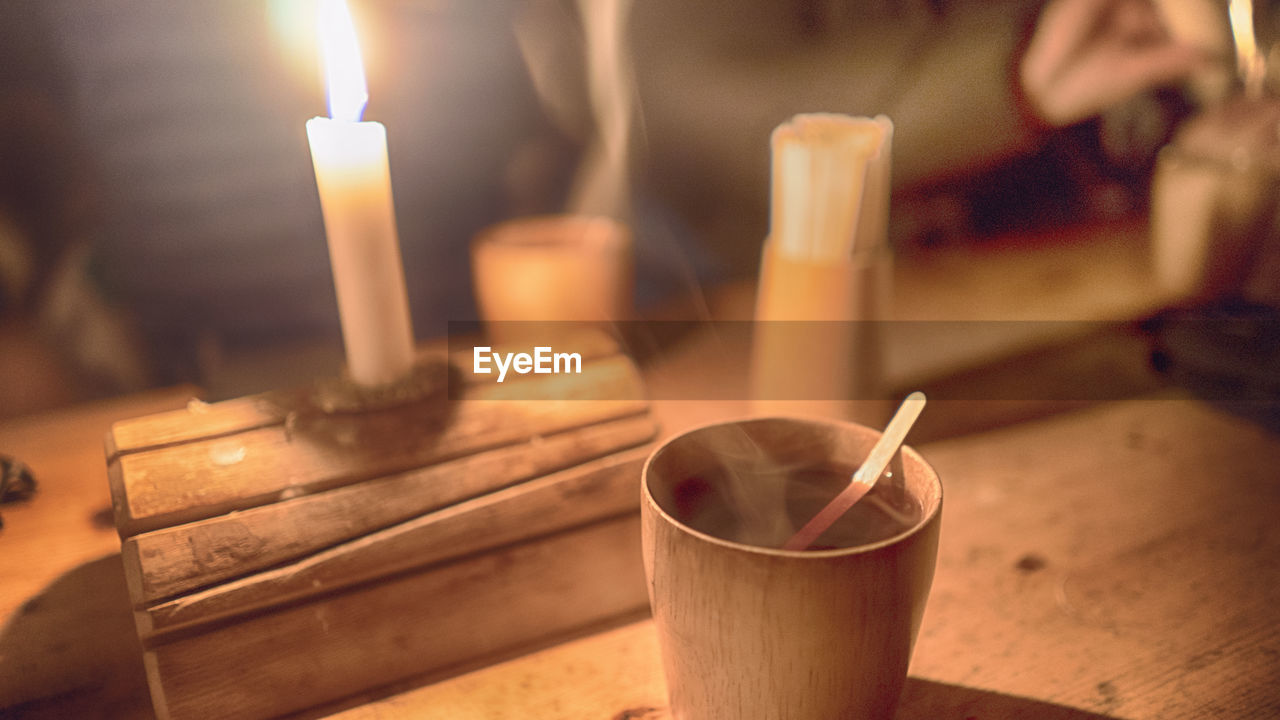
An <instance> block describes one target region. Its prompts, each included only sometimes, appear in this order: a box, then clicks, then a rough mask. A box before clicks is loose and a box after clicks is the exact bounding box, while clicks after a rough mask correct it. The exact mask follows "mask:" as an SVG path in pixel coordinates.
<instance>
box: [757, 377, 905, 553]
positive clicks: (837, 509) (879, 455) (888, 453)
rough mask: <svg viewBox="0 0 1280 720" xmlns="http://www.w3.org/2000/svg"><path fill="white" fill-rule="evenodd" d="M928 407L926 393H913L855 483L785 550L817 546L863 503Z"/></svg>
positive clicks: (799, 533) (901, 407) (819, 512)
mask: <svg viewBox="0 0 1280 720" xmlns="http://www.w3.org/2000/svg"><path fill="white" fill-rule="evenodd" d="M924 403H925V397H924V393H922V392H919V391H916V392H913V393H911V394H910V395H908V396H907V398H906V399H905V400H903V401H902V405H901V406H899V407H898V411H897V412H896V413H894V415H893V419H892V420H890V421H889V425H888V426H887V427H885V429H884V433H883V434H882V435H881V436H880V440H879V441H878V442H876V444H875V447H873V448H871V454H869V455H867V459H866V460H865V461H863V463H862V465H861V466H860V467H859V468H858V470H857V472H855V473H854V474H853V480H852V481H850V482H849V486H848V487H846V488H845V489H844V490H841V491H840V494H839V495H836V496H835V497H834V498H832V499H831V502H829V503H827V506H826V507H824V508H822V510H820V511H818V514H817V515H814V516H813V519H812V520H810V521H809V522H807V523H805V525H804V527H802V528H800V530H799V531H798V532H797V533H796V534H795V535H792V536H791V539H790V540H788V541H787V542H786V543H785V544H783V546H782V549H783V550H804V549H806V548H808V547H809V546H810V545H812V544H813V541H814V540H817V539H818V537H819V536H820V535H822V533H824V532H826V530H827V528H829V527H831V524H832V523H834V522H835V521H836V520H839V519H840V516H841V515H844V514H845V513H846V512H848V510H849V508H851V507H853V505H854V503H856V502H858V501H859V500H861V499H862V496H863V495H866V494H867V493H868V492H870V491H871V488H872V487H874V486H875V484H876V481H877V480H879V479H880V476H881V475H882V474H884V469H885V467H887V466H888V465H889V460H891V459H892V458H893V455H894V453H896V452H898V448H899V447H901V446H902V441H903V440H905V439H906V437H907V433H908V432H909V431H910V430H911V426H912V425H914V424H915V422H916V418H918V417H920V412H921V411H923V410H924Z"/></svg>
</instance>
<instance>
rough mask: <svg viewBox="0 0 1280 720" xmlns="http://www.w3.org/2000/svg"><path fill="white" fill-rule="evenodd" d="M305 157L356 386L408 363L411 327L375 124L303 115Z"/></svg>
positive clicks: (381, 133) (388, 376)
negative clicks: (307, 152) (308, 156)
mask: <svg viewBox="0 0 1280 720" xmlns="http://www.w3.org/2000/svg"><path fill="white" fill-rule="evenodd" d="M307 139H308V141H309V142H310V144H311V161H312V164H313V166H314V167H315V172H316V185H317V187H318V188H319V190H320V207H321V210H322V211H323V214H324V226H325V233H326V235H327V236H328V239H329V259H330V262H331V263H332V264H333V282H334V286H335V288H336V289H337V294H338V315H339V318H340V319H341V321H342V337H343V341H344V343H345V345H346V351H347V369H348V372H349V373H350V376H351V379H352V380H353V381H354V382H356V383H357V384H359V385H382V384H385V383H389V382H393V381H395V380H398V379H400V378H402V377H404V376H406V375H407V374H408V373H409V371H410V369H411V368H412V366H413V330H412V324H411V322H410V320H409V302H408V297H407V295H406V292H405V283H404V267H403V264H402V262H401V259H400V245H399V240H398V236H397V233H396V220H395V211H394V206H393V203H392V198H391V172H390V167H389V166H388V164H387V133H386V129H385V128H383V126H382V124H381V123H376V122H351V121H347V120H333V119H330V118H323V117H317V118H312V119H311V120H309V121H308V122H307Z"/></svg>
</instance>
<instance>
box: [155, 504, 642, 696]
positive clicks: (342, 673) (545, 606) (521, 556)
mask: <svg viewBox="0 0 1280 720" xmlns="http://www.w3.org/2000/svg"><path fill="white" fill-rule="evenodd" d="M639 552H640V550H639V519H638V517H636V516H635V515H634V514H628V515H626V516H624V517H621V518H616V519H612V520H605V521H601V522H597V523H595V524H592V525H589V526H586V527H582V528H580V529H576V530H571V531H567V532H562V533H559V534H556V535H552V536H548V537H546V538H545V539H541V540H537V541H534V542H527V543H522V544H520V545H516V546H511V547H508V548H506V549H503V550H501V551H498V552H491V553H485V554H481V555H476V556H471V557H469V558H464V559H461V560H458V561H456V562H453V563H450V564H447V565H444V566H439V567H436V568H434V569H432V570H431V571H430V572H422V573H416V574H409V575H403V576H398V577H396V578H391V579H388V580H387V581H385V582H380V583H376V584H372V585H365V586H361V587H358V588H355V589H352V590H351V591H349V592H346V593H342V594H339V595H335V596H331V597H328V598H326V599H325V600H324V601H322V602H312V603H303V604H300V605H292V606H286V607H283V608H280V609H278V610H275V611H273V612H269V613H265V614H261V615H257V616H254V617H252V618H249V619H247V620H245V621H243V622H238V623H235V624H231V625H228V626H226V627H224V628H221V629H220V630H218V631H217V632H213V633H204V634H199V635H195V636H191V637H186V638H182V639H179V640H176V641H174V642H171V643H167V644H163V645H160V646H158V647H155V648H153V649H151V650H149V651H148V652H147V654H146V662H147V666H148V670H149V672H150V673H151V674H152V676H153V682H152V685H153V687H156V686H159V683H158V682H157V681H158V680H163V693H164V698H163V700H164V702H163V704H161V705H160V707H162V708H164V712H162V713H161V717H162V718H164V717H182V718H226V717H271V716H275V715H278V714H282V713H286V712H291V711H295V710H299V709H301V708H303V707H309V706H310V705H312V704H314V703H317V702H323V701H326V700H334V699H337V698H340V697H343V696H345V695H348V694H351V693H354V692H357V691H360V690H364V689H367V688H371V687H377V686H379V685H384V684H387V683H390V682H394V681H395V680H398V679H401V678H403V677H406V676H407V675H409V674H416V673H422V672H429V671H431V670H433V669H439V668H443V667H446V666H449V665H453V664H457V663H460V662H465V661H467V660H472V659H476V658H480V657H483V656H485V655H487V654H491V653H494V652H497V651H499V650H503V649H508V648H510V647H512V646H514V645H518V644H520V643H527V642H533V641H535V640H537V639H539V638H543V637H547V636H552V635H555V634H557V633H564V632H568V631H570V630H572V629H573V628H576V627H581V626H583V625H587V624H590V623H591V622H593V621H598V620H601V619H604V618H608V617H613V616H617V615H622V614H625V613H627V612H631V611H634V610H636V609H639V608H642V607H643V606H644V604H645V602H646V600H645V594H644V578H643V573H642V570H641V567H640V563H639V557H640V555H639ZM606 567H607V568H612V569H613V571H612V572H609V573H602V572H600V568H606Z"/></svg>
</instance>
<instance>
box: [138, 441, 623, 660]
mask: <svg viewBox="0 0 1280 720" xmlns="http://www.w3.org/2000/svg"><path fill="white" fill-rule="evenodd" d="M647 455H648V450H647V449H645V448H641V449H639V450H632V451H627V452H622V453H618V454H616V455H610V456H608V457H604V458H599V459H596V460H593V461H590V462H586V463H584V464H582V465H579V466H576V467H573V468H569V469H567V470H562V471H560V472H557V473H553V474H551V475H547V476H545V477H541V478H537V479H534V480H530V481H528V482H523V483H519V484H517V485H513V486H511V487H509V488H506V489H504V490H499V491H496V492H492V493H488V494H485V495H481V496H479V497H476V498H474V499H472V500H469V501H467V502H464V503H460V504H458V505H453V506H451V507H448V508H445V509H443V510H440V511H438V512H433V513H430V514H427V515H423V516H421V517H416V518H414V519H412V520H409V521H407V522H403V523H401V524H398V525H395V526H392V527H389V528H387V529H385V530H381V531H378V532H374V533H371V534H368V535H364V536H361V537H358V538H356V539H354V540H352V541H350V542H346V543H343V544H340V545H337V546H335V547H332V548H329V549H326V550H324V551H322V552H318V553H316V554H314V555H309V556H307V557H305V558H302V559H300V560H298V561H296V562H292V563H289V564H286V565H283V566H280V567H276V568H272V569H270V570H266V571H264V572H260V573H256V574H253V575H249V576H246V577H243V578H240V579H238V580H235V581H231V582H226V583H221V584H218V585H215V586H213V587H210V588H208V589H206V590H203V591H200V592H197V593H192V594H188V595H183V596H181V597H178V598H175V599H172V600H168V601H166V602H162V603H159V604H156V605H152V606H149V607H145V608H140V609H139V610H138V611H137V613H138V620H137V622H138V627H139V632H140V633H141V634H142V635H143V639H144V640H148V641H149V640H152V639H154V638H155V636H156V635H157V634H162V633H166V632H169V631H172V630H175V629H181V628H185V627H188V626H192V625H201V624H207V623H210V622H213V621H217V620H221V619H223V618H226V617H229V616H243V615H245V614H247V613H250V612H253V611H255V610H258V609H260V608H266V607H271V606H276V605H282V604H285V603H291V602H294V601H296V600H298V599H299V598H304V597H310V596H314V595H323V594H325V593H330V592H332V591H334V590H336V589H341V588H345V587H349V586H352V585H356V584H358V583H363V582H369V581H376V580H378V579H379V578H382V577H388V576H391V575H394V574H396V573H401V572H405V571H407V570H411V569H413V568H421V567H424V566H427V565H431V564H434V563H439V562H444V561H447V560H450V559H452V558H458V557H464V556H467V555H471V554H474V553H481V552H485V551H488V550H492V549H495V548H498V547H502V546H504V545H508V544H512V543H519V542H521V541H525V540H528V539H529V538H536V537H539V536H541V535H545V534H548V533H553V532H555V531H557V530H560V529H563V528H566V527H575V526H578V525H581V524H585V523H590V522H591V521H593V520H596V519H599V518H602V517H616V516H619V515H625V514H634V513H635V511H636V510H637V507H638V502H639V481H638V478H639V476H640V465H641V464H642V463H643V461H644V459H645V457H646V456H647ZM158 641H159V642H163V638H160V639H159V640H158Z"/></svg>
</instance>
